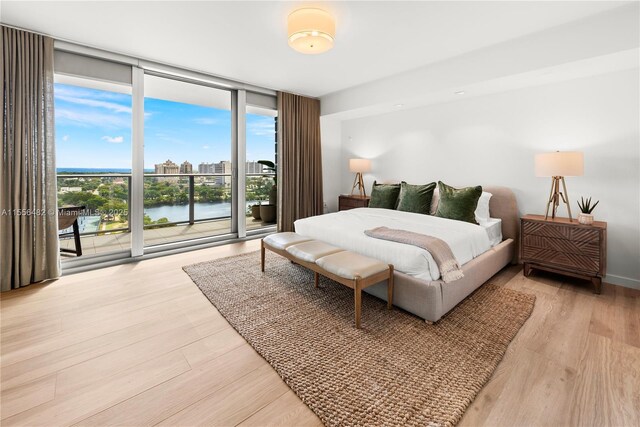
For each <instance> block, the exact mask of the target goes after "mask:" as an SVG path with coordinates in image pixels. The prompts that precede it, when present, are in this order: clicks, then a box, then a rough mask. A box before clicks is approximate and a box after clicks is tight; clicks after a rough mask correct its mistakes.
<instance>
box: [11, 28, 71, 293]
mask: <svg viewBox="0 0 640 427" xmlns="http://www.w3.org/2000/svg"><path fill="white" fill-rule="evenodd" d="M0 37H1V38H2V39H1V40H0V49H2V50H1V53H0V56H1V57H2V65H1V66H0V79H1V80H2V87H1V88H0V98H2V103H3V115H2V128H1V129H0V130H1V132H2V162H1V166H2V168H1V170H0V193H1V194H0V289H1V290H2V291H7V290H10V289H15V288H19V287H21V286H25V285H28V284H30V283H35V282H40V281H42V280H46V279H52V278H56V277H58V276H59V275H60V259H59V243H58V212H57V208H56V171H55V158H54V153H55V149H54V123H53V119H54V118H53V40H52V39H51V38H49V37H44V36H40V35H37V34H33V33H29V32H26V31H20V30H15V29H13V28H8V27H5V26H2V34H1V35H0Z"/></svg>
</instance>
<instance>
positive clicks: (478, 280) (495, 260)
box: [365, 187, 520, 322]
mask: <svg viewBox="0 0 640 427" xmlns="http://www.w3.org/2000/svg"><path fill="white" fill-rule="evenodd" d="M483 189H484V191H487V192H489V193H491V194H492V197H491V200H490V202H489V212H490V213H491V217H492V218H500V219H501V220H502V238H503V241H502V243H500V244H498V245H497V246H494V247H493V248H491V249H490V250H488V251H487V252H485V253H483V254H482V255H480V256H479V257H477V258H474V259H473V260H471V261H469V262H468V263H466V264H464V265H463V266H462V271H463V273H464V277H463V278H462V279H459V280H456V281H455V282H450V283H444V282H443V281H442V280H434V281H425V280H421V279H416V278H415V277H411V276H409V275H407V274H404V273H401V272H399V271H397V270H396V271H395V273H394V282H395V283H394V287H395V290H394V294H393V305H395V306H396V307H400V308H402V309H404V310H407V311H408V312H411V313H413V314H415V315H416V316H419V317H421V318H423V319H425V320H426V321H427V322H437V321H438V320H440V318H442V316H444V315H445V314H447V312H449V310H451V309H452V308H453V307H455V306H456V305H458V303H460V301H462V300H463V299H465V298H466V297H467V296H469V295H470V294H471V293H472V292H473V291H475V290H476V289H478V288H479V287H480V286H481V285H482V284H484V283H485V282H486V281H487V280H489V279H490V278H491V277H492V276H493V275H495V274H496V273H497V272H499V271H500V270H502V269H503V268H504V267H505V266H506V265H508V264H509V263H517V262H518V258H517V257H518V250H517V248H518V243H519V240H518V237H519V236H518V233H519V229H520V227H519V221H520V220H519V213H518V205H517V203H516V197H515V195H514V194H513V191H511V190H510V189H509V188H506V187H483ZM365 292H367V293H369V294H371V295H375V296H377V297H378V298H381V299H383V300H385V301H386V297H387V295H386V294H387V285H386V282H382V283H378V284H377V285H374V286H370V287H368V288H367V289H365Z"/></svg>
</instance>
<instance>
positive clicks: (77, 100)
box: [56, 95, 131, 114]
mask: <svg viewBox="0 0 640 427" xmlns="http://www.w3.org/2000/svg"><path fill="white" fill-rule="evenodd" d="M56 99H58V100H60V101H66V102H69V103H72V104H76V105H84V106H87V107H96V108H103V109H106V110H109V111H112V112H114V113H125V114H131V107H129V106H126V105H121V104H118V103H115V102H109V101H99V100H96V99H87V98H81V97H74V96H66V95H61V96H57V97H56Z"/></svg>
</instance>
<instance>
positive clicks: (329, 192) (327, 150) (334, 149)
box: [320, 117, 342, 212]
mask: <svg viewBox="0 0 640 427" xmlns="http://www.w3.org/2000/svg"><path fill="white" fill-rule="evenodd" d="M341 125H342V124H341V122H340V120H334V119H330V118H327V117H320V138H321V139H322V187H323V193H324V211H325V212H335V211H337V210H338V196H337V195H339V194H340V193H341V192H342V188H341V187H342V185H341V184H342V176H341V174H342V167H341V166H342V163H341V159H342V144H341V140H340V129H341Z"/></svg>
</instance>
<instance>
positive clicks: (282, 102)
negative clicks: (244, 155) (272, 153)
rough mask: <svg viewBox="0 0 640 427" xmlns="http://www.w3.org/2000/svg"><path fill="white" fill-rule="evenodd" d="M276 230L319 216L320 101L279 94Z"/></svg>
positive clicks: (288, 229) (320, 172) (320, 212)
mask: <svg viewBox="0 0 640 427" xmlns="http://www.w3.org/2000/svg"><path fill="white" fill-rule="evenodd" d="M278 144H279V150H278V151H279V157H280V158H279V159H278V163H279V165H278V168H279V177H278V186H279V187H280V188H279V203H278V229H279V230H280V231H293V222H294V221H295V220H296V219H299V218H306V217H309V216H313V215H320V214H322V206H323V201H322V152H321V145H320V101H319V100H317V99H312V98H306V97H304V96H299V95H293V94H290V93H284V92H278Z"/></svg>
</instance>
